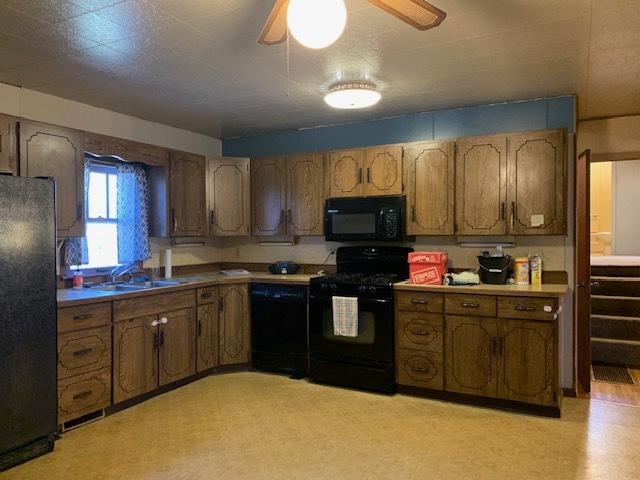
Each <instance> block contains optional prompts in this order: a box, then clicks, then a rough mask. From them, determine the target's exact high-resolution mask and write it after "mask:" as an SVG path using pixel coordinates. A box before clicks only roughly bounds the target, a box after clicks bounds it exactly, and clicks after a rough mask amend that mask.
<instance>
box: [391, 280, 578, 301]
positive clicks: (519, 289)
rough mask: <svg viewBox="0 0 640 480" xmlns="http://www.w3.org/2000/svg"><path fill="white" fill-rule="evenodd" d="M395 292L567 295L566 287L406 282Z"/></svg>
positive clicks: (535, 295) (396, 287) (527, 295)
mask: <svg viewBox="0 0 640 480" xmlns="http://www.w3.org/2000/svg"><path fill="white" fill-rule="evenodd" d="M394 289H396V290H408V291H414V292H438V293H464V294H472V295H473V294H477V295H505V296H523V297H525V296H526V297H561V296H563V295H565V294H566V293H567V289H568V287H567V285H562V284H551V283H550V284H546V285H541V286H539V287H534V286H533V285H485V284H481V285H467V286H454V285H416V284H413V283H410V282H409V281H408V280H406V281H404V282H400V283H396V284H395V285H394Z"/></svg>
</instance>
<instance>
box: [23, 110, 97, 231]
mask: <svg viewBox="0 0 640 480" xmlns="http://www.w3.org/2000/svg"><path fill="white" fill-rule="evenodd" d="M20 175H21V176H23V177H52V178H54V179H55V181H56V225H57V230H58V236H59V237H81V236H83V235H84V205H83V202H84V200H83V198H84V144H83V134H82V132H79V131H76V130H71V129H68V128H62V127H56V126H53V125H45V124H41V123H34V122H29V121H23V122H20Z"/></svg>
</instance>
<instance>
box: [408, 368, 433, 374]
mask: <svg viewBox="0 0 640 480" xmlns="http://www.w3.org/2000/svg"><path fill="white" fill-rule="evenodd" d="M411 370H412V371H414V372H418V373H427V372H428V371H429V369H428V368H427V367H411Z"/></svg>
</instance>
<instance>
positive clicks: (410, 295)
mask: <svg viewBox="0 0 640 480" xmlns="http://www.w3.org/2000/svg"><path fill="white" fill-rule="evenodd" d="M442 298H443V295H442V294H441V293H427V292H399V293H398V294H397V297H396V300H397V304H398V310H411V311H415V312H426V313H441V312H442Z"/></svg>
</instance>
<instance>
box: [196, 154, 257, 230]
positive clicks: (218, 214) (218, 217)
mask: <svg viewBox="0 0 640 480" xmlns="http://www.w3.org/2000/svg"><path fill="white" fill-rule="evenodd" d="M208 171H209V174H208V181H207V189H208V196H209V222H210V227H211V228H210V234H211V235H216V236H248V235H249V230H250V224H251V219H250V216H251V204H250V201H251V193H250V188H251V185H250V181H249V159H248V158H230V157H223V158H213V159H212V160H210V162H209V168H208Z"/></svg>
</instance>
